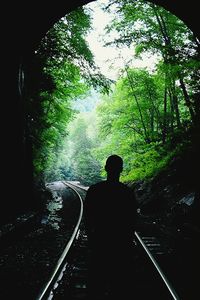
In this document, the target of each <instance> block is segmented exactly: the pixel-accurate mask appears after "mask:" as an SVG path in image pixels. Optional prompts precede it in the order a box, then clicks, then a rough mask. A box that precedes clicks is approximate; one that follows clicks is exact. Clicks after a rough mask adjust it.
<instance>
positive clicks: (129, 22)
mask: <svg viewBox="0 0 200 300" xmlns="http://www.w3.org/2000/svg"><path fill="white" fill-rule="evenodd" d="M198 46H199V41H198V40H197V39H196V37H195V36H194V35H193V33H192V32H191V30H190V29H188V28H187V27H186V25H185V24H184V23H183V22H182V21H181V20H180V19H178V18H177V17H176V16H175V15H172V14H171V13H170V12H168V11H166V10H165V9H163V8H162V7H159V6H156V5H155V4H153V3H151V2H146V1H142V0H140V1H135V2H134V4H133V3H132V1H131V2H129V1H121V0H118V1H109V0H101V1H100V0H99V1H94V2H92V3H90V4H87V5H85V6H83V7H80V8H78V9H77V10H75V11H72V12H71V13H69V14H67V15H66V16H64V17H63V18H62V19H61V20H59V22H57V23H56V24H55V25H54V27H53V28H51V30H49V32H48V33H47V34H46V36H45V37H44V39H43V40H42V41H41V44H40V47H39V48H38V49H37V51H36V53H35V55H36V62H37V64H36V67H35V69H36V71H37V72H38V70H39V72H40V76H39V79H40V80H41V82H42V84H41V82H40V86H39V88H38V90H37V95H36V94H34V93H35V89H34V93H32V95H31V97H32V98H33V99H34V97H37V99H38V101H36V102H34V101H33V102H34V104H33V102H32V103H30V107H29V111H30V112H29V114H30V120H31V121H30V131H31V135H32V137H33V144H34V149H33V151H34V168H35V176H36V177H37V178H38V177H40V176H44V177H45V181H46V182H50V181H54V180H62V179H66V180H76V181H80V182H81V183H82V184H84V185H90V184H92V183H94V182H97V181H98V180H101V179H102V178H104V170H103V166H104V162H105V159H106V158H107V157H108V155H110V154H113V153H116V154H118V155H120V156H122V157H123V159H124V163H125V168H124V170H123V173H122V180H123V181H126V182H130V181H135V180H143V179H148V178H151V177H152V176H154V175H155V174H157V173H158V172H159V171H160V170H162V169H163V168H164V167H165V166H166V165H167V164H168V163H169V162H170V161H171V160H172V159H173V158H174V157H175V156H176V155H178V154H179V153H180V152H181V151H182V150H183V149H185V148H186V147H188V146H189V145H190V139H188V135H190V133H191V130H192V128H194V127H195V122H196V116H197V106H196V102H195V101H196V98H195V95H196V94H197V92H198V80H199V79H198V78H199V75H198V68H199V66H198V65H199V62H198V60H197V57H198ZM37 74H38V73H37Z"/></svg>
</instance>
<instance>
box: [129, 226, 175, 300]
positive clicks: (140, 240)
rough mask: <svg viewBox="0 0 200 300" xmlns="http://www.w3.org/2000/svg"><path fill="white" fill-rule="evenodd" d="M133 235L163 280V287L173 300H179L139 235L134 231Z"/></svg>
mask: <svg viewBox="0 0 200 300" xmlns="http://www.w3.org/2000/svg"><path fill="white" fill-rule="evenodd" d="M134 234H135V236H136V238H137V239H138V241H139V242H140V244H141V245H142V247H143V248H144V250H145V252H146V253H147V255H148V256H149V258H150V259H151V261H152V263H153V264H154V266H155V268H156V269H157V271H158V273H159V274H160V276H161V278H162V279H163V281H164V283H165V285H166V286H167V288H168V290H169V292H170V294H171V295H172V297H173V299H174V300H180V298H179V296H178V295H177V293H176V291H175V290H174V288H173V287H172V285H171V283H170V282H169V280H168V279H167V278H166V276H165V274H164V272H163V271H162V270H161V268H160V267H159V265H158V263H157V262H156V260H155V258H154V257H153V256H152V254H151V252H150V251H149V250H148V248H147V246H146V245H145V243H144V242H143V240H142V238H141V237H140V235H139V233H138V232H137V231H135V232H134Z"/></svg>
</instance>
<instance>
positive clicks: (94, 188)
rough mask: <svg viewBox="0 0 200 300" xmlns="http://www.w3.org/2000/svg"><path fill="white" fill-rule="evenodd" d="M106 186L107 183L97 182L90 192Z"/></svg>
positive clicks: (90, 188)
mask: <svg viewBox="0 0 200 300" xmlns="http://www.w3.org/2000/svg"><path fill="white" fill-rule="evenodd" d="M105 184H106V182H105V181H99V182H96V183H94V184H92V185H91V186H90V187H89V189H88V190H90V191H92V190H97V189H101V188H102V187H103V186H105Z"/></svg>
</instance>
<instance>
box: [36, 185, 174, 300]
mask: <svg viewBox="0 0 200 300" xmlns="http://www.w3.org/2000/svg"><path fill="white" fill-rule="evenodd" d="M65 184H66V185H67V186H68V187H70V188H72V189H73V190H74V191H75V193H76V194H77V197H79V200H80V202H81V209H80V213H79V217H78V220H77V224H76V226H75V229H74V232H73V234H72V237H71V239H70V241H69V242H68V243H67V245H66V247H65V249H64V251H63V253H62V255H61V257H60V259H59V261H58V263H57V265H56V266H55V270H54V272H53V273H52V274H51V276H50V277H49V281H48V282H47V283H46V285H45V286H44V288H43V289H42V291H41V292H40V294H39V296H38V298H37V300H45V299H48V300H50V299H53V300H58V299H59V300H61V299H68V300H77V299H81V300H87V275H88V257H89V253H88V247H87V235H86V232H85V229H84V223H83V221H82V214H83V201H84V200H83V199H82V197H81V195H80V192H81V191H82V194H84V193H85V192H86V191H87V188H85V187H83V186H80V185H77V184H72V182H70V183H69V182H65ZM133 244H134V247H135V250H136V251H134V256H135V258H134V260H135V264H134V266H135V276H134V280H133V289H134V294H135V296H136V298H135V299H138V300H144V299H145V300H146V299H147V298H148V299H154V300H161V299H162V300H171V299H174V300H179V299H180V298H179V296H178V295H177V293H176V291H175V290H174V288H173V287H172V284H171V283H170V282H169V280H168V279H167V277H166V275H165V274H164V272H163V270H162V269H161V267H160V266H159V263H158V258H159V257H161V256H162V255H164V249H163V248H162V246H161V244H160V242H159V240H158V239H157V238H156V237H155V236H150V235H149V236H147V235H143V234H142V233H141V232H135V235H134V238H133ZM97 292H98V291H97ZM106 299H108V298H107V297H106V296H105V300H106ZM102 300H104V299H102Z"/></svg>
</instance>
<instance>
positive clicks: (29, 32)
mask: <svg viewBox="0 0 200 300" xmlns="http://www.w3.org/2000/svg"><path fill="white" fill-rule="evenodd" d="M93 1H95V0H73V1H61V0H59V1H57V2H56V3H55V2H48V6H45V5H41V1H31V2H27V3H24V2H22V1H19V2H18V3H17V5H16V7H15V8H13V7H12V6H11V5H10V3H8V2H7V3H5V6H4V13H5V16H6V18H7V20H9V21H8V22H9V26H7V25H8V24H7V23H6V21H5V19H4V20H3V19H2V21H3V24H2V29H3V30H2V31H3V35H2V36H1V41H2V47H1V57H2V61H3V63H4V64H3V65H2V67H1V73H2V74H3V75H4V76H3V78H2V80H1V83H2V92H3V94H4V95H3V96H4V97H3V105H4V106H3V111H4V112H5V114H6V115H7V116H8V117H7V119H6V120H7V122H6V121H4V130H3V133H2V141H3V143H4V146H3V147H2V148H3V149H2V150H3V154H2V157H3V159H4V160H5V161H6V164H4V166H2V174H3V175H4V178H3V179H2V186H4V188H5V189H6V187H7V190H9V197H8V198H9V199H10V201H11V203H15V205H14V207H13V211H15V210H16V209H17V210H18V208H19V207H20V206H24V205H27V201H28V200H27V199H29V198H28V197H27V194H30V191H31V184H30V180H31V175H30V176H28V175H27V173H29V170H30V169H31V162H30V161H29V162H27V160H26V158H25V150H24V126H25V124H24V121H23V120H24V117H23V113H24V105H25V104H24V103H23V101H22V99H21V88H19V84H22V85H23V84H24V81H23V74H22V69H21V62H22V60H23V63H24V64H26V63H27V62H28V61H29V60H31V56H32V54H33V52H34V50H35V49H36V47H37V45H38V44H39V43H40V41H41V39H42V37H43V36H44V35H45V34H46V32H47V31H48V30H49V29H50V28H51V27H52V26H53V24H55V23H56V22H57V21H58V20H59V19H60V18H61V17H63V16H64V15H65V14H67V13H68V12H70V11H72V10H74V9H76V8H77V7H78V6H82V5H86V4H88V3H90V2H93ZM151 1H152V2H153V3H155V4H157V5H160V6H163V7H164V8H165V9H167V10H169V11H170V12H171V13H172V14H175V15H176V16H177V17H179V18H180V19H181V20H183V22H184V23H185V24H186V25H187V26H188V27H189V28H190V29H191V30H192V31H193V32H194V33H195V34H196V35H197V36H198V37H200V28H199V26H198V25H199V24H198V18H199V9H198V2H197V1H196V0H190V1H181V2H180V1H174V0H168V1H165V0H151ZM5 24H6V25H5ZM19 75H20V77H19ZM5 124H6V126H5ZM10 176H14V178H15V180H14V181H12V185H13V188H12V190H10V185H9V182H8V180H7V178H10ZM22 182H25V183H24V184H22ZM24 187H25V188H26V191H25V192H24ZM20 203H21V204H20ZM1 204H2V207H1V208H2V209H1V211H2V214H1V215H3V216H5V217H6V216H7V215H8V213H7V212H5V211H4V208H3V207H4V205H5V207H6V208H7V209H8V210H9V208H10V202H9V200H8V201H7V202H5V201H4V200H2V202H1ZM19 210H20V208H19Z"/></svg>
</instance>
